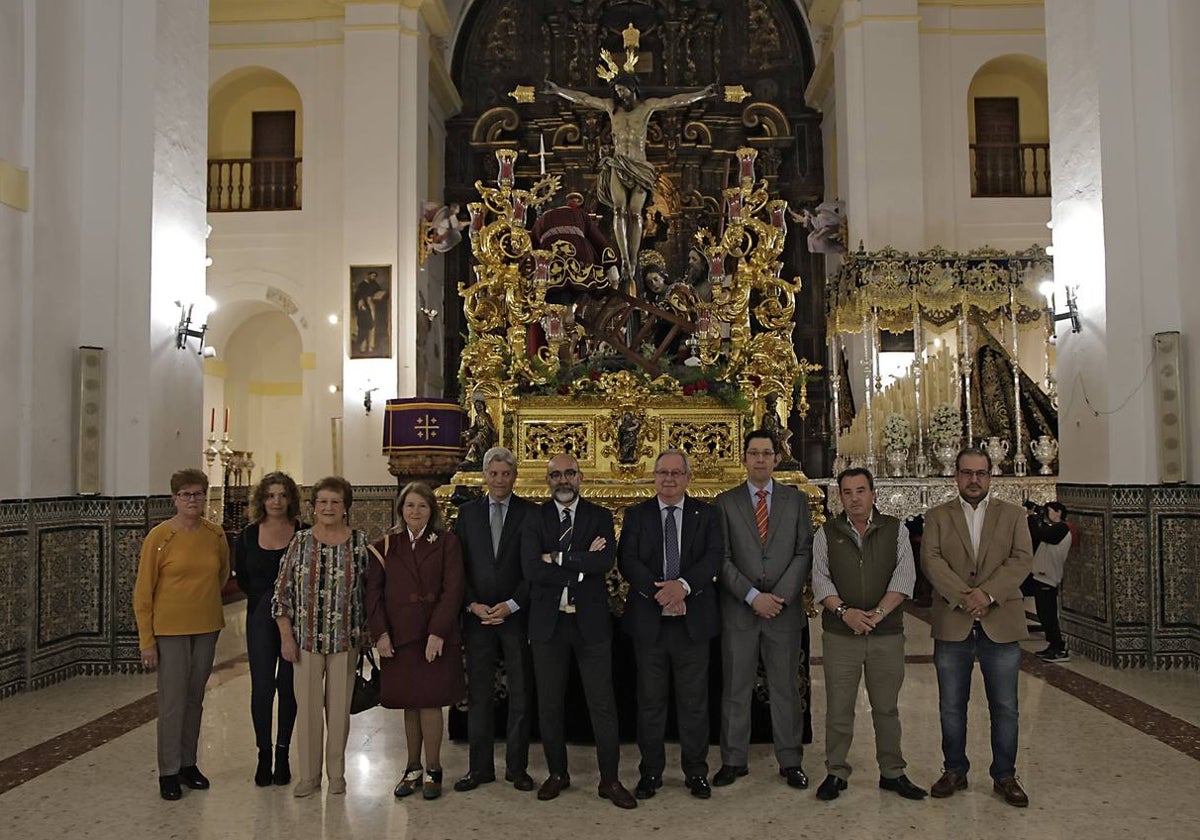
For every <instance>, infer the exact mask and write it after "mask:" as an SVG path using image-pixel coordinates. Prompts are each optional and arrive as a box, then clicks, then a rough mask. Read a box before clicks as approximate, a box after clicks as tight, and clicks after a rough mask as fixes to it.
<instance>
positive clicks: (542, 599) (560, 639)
mask: <svg viewBox="0 0 1200 840" xmlns="http://www.w3.org/2000/svg"><path fill="white" fill-rule="evenodd" d="M546 480H547V483H548V484H549V487H550V494H551V499H550V501H548V502H546V503H545V504H543V505H542V506H541V507H540V508H538V509H537V510H535V511H533V512H532V513H531V514H530V515H529V516H527V517H526V518H525V527H524V529H523V530H522V533H521V565H522V568H523V569H524V572H525V578H526V580H528V581H529V584H530V588H529V646H530V649H531V650H532V652H533V669H534V673H535V674H536V676H537V697H538V724H539V725H540V727H541V730H542V748H543V749H544V750H545V752H546V765H547V768H548V769H549V771H550V775H549V777H548V778H547V779H546V781H545V782H544V783H543V784H542V787H541V789H540V790H539V791H538V799H540V800H543V801H545V800H550V799H554V798H555V797H557V796H558V795H559V794H560V793H562V791H563V790H565V789H566V788H568V787H570V785H571V777H570V775H568V773H567V745H566V740H565V735H564V722H563V711H564V710H563V707H564V705H565V695H566V690H567V674H568V672H569V670H570V664H571V661H570V657H571V654H572V653H574V654H575V660H576V662H577V664H578V665H579V674H580V676H581V677H582V680H583V693H584V696H585V697H586V698H587V705H588V712H589V713H590V715H591V718H592V732H593V734H594V736H595V739H596V757H597V759H598V760H599V764H600V786H599V788H598V789H597V792H598V793H599V794H600V797H601V798H603V799H608V800H610V801H611V802H612V803H613V804H614V805H616V806H617V807H619V808H636V807H637V800H636V799H634V798H633V794H631V793H630V792H629V791H628V790H626V789H625V787H624V786H623V785H622V784H621V781H620V779H619V777H618V769H619V765H620V761H621V744H620V739H619V735H618V732H617V701H616V697H615V696H614V694H613V684H612V616H611V614H610V613H609V610H608V595H607V588H606V584H605V576H606V575H607V574H608V572H609V570H611V569H612V566H613V556H614V554H615V551H616V537H615V536H614V534H613V518H612V514H611V513H609V512H608V511H607V510H605V509H604V508H602V507H600V506H599V505H594V504H592V503H591V502H588V501H586V500H584V499H581V498H580V497H579V487H580V485H581V484H582V483H583V472H582V471H581V470H580V469H579V462H578V461H577V460H575V458H574V457H573V456H571V455H566V454H564V455H556V456H555V457H553V458H551V459H550V463H549V465H548V467H547V469H546Z"/></svg>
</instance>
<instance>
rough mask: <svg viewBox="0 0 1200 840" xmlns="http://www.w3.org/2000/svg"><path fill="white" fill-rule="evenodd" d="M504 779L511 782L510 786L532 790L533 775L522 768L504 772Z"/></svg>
mask: <svg viewBox="0 0 1200 840" xmlns="http://www.w3.org/2000/svg"><path fill="white" fill-rule="evenodd" d="M504 781H506V782H512V786H513V787H515V788H516V789H517V790H533V777H532V776H530V775H529V774H528V773H526V772H525V771H524V770H517V771H516V772H513V771H512V770H509V771H508V772H507V773H505V774H504Z"/></svg>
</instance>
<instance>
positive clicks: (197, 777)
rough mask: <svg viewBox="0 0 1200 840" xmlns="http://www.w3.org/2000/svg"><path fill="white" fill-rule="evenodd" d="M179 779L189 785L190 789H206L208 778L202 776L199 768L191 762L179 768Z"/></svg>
mask: <svg viewBox="0 0 1200 840" xmlns="http://www.w3.org/2000/svg"><path fill="white" fill-rule="evenodd" d="M179 781H181V782H183V783H184V784H185V785H187V786H188V787H190V788H191V789H192V790H208V788H209V784H208V779H206V778H204V774H203V773H201V772H200V768H199V767H197V766H196V765H195V764H193V765H192V766H191V767H180V768H179Z"/></svg>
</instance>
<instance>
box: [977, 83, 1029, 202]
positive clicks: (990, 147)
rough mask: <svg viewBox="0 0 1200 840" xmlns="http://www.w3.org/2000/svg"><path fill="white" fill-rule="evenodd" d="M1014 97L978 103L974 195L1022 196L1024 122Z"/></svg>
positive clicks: (994, 97) (985, 99)
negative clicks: (1022, 129)
mask: <svg viewBox="0 0 1200 840" xmlns="http://www.w3.org/2000/svg"><path fill="white" fill-rule="evenodd" d="M1018 106H1019V103H1018V100H1017V98H1016V97H1015V96H981V97H978V98H976V100H975V192H974V195H989V196H1005V195H1022V194H1023V189H1022V186H1023V185H1022V180H1023V177H1022V173H1021V151H1020V144H1021V121H1020V115H1019V109H1018Z"/></svg>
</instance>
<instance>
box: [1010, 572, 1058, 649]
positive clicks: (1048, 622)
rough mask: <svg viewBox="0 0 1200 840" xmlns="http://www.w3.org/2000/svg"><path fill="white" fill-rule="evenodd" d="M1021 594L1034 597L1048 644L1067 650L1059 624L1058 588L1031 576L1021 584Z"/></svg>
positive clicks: (1039, 620)
mask: <svg viewBox="0 0 1200 840" xmlns="http://www.w3.org/2000/svg"><path fill="white" fill-rule="evenodd" d="M1021 594H1022V595H1031V596H1033V603H1034V607H1035V608H1036V609H1037V617H1038V622H1039V623H1040V624H1041V625H1042V630H1043V631H1044V632H1045V633H1046V642H1047V643H1049V645H1050V647H1052V648H1053V649H1054V650H1065V649H1066V645H1065V643H1064V642H1063V637H1062V629H1061V628H1060V627H1059V624H1058V587H1057V586H1051V585H1050V584H1048V583H1042V582H1041V581H1040V580H1035V579H1034V577H1033V575H1030V576H1029V577H1027V578H1025V582H1024V583H1022V584H1021Z"/></svg>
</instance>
